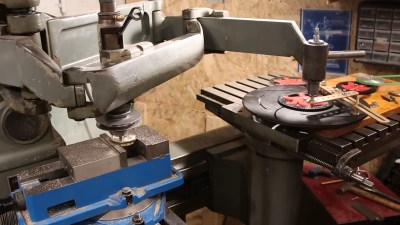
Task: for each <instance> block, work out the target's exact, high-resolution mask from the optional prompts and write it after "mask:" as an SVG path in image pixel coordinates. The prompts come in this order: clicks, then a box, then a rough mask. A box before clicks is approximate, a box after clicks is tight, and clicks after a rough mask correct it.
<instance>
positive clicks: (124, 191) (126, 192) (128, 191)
mask: <svg viewBox="0 0 400 225" xmlns="http://www.w3.org/2000/svg"><path fill="white" fill-rule="evenodd" d="M121 193H122V196H124V197H127V196H129V195H132V190H131V189H130V188H129V187H124V188H122V191H121Z"/></svg>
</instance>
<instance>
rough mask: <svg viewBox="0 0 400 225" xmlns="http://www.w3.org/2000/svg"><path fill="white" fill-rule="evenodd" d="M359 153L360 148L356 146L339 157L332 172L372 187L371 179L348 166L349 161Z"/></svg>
mask: <svg viewBox="0 0 400 225" xmlns="http://www.w3.org/2000/svg"><path fill="white" fill-rule="evenodd" d="M360 154H361V150H360V149H358V148H355V149H353V150H351V151H349V152H347V153H346V154H344V155H343V156H342V157H340V159H339V162H338V163H337V164H336V166H335V168H333V170H332V173H333V174H335V175H337V176H338V177H341V178H343V179H346V180H351V181H355V182H357V183H359V184H362V185H365V186H367V187H370V188H373V187H374V183H373V182H372V181H370V180H368V178H367V177H363V176H361V175H359V174H358V173H357V170H356V169H352V168H351V167H350V166H348V165H349V164H350V162H351V161H352V160H353V159H355V158H356V157H358V156H359V155H360Z"/></svg>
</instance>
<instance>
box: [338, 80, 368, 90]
mask: <svg viewBox="0 0 400 225" xmlns="http://www.w3.org/2000/svg"><path fill="white" fill-rule="evenodd" d="M341 86H342V88H344V89H345V90H346V91H358V92H363V91H369V90H371V88H370V87H368V86H367V85H364V84H356V83H354V82H347V84H342V85H341Z"/></svg>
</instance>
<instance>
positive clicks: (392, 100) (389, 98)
mask: <svg viewBox="0 0 400 225" xmlns="http://www.w3.org/2000/svg"><path fill="white" fill-rule="evenodd" d="M381 97H382V98H383V99H385V100H386V101H388V102H394V103H396V104H399V103H398V102H397V100H396V98H394V97H393V96H390V97H388V96H385V95H381Z"/></svg>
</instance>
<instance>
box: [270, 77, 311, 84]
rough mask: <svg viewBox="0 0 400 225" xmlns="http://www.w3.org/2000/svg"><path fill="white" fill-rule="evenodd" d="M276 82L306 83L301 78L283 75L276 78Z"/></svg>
mask: <svg viewBox="0 0 400 225" xmlns="http://www.w3.org/2000/svg"><path fill="white" fill-rule="evenodd" d="M274 82H275V84H277V85H305V84H306V83H304V81H303V80H302V79H301V78H293V77H282V78H276V79H274Z"/></svg>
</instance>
